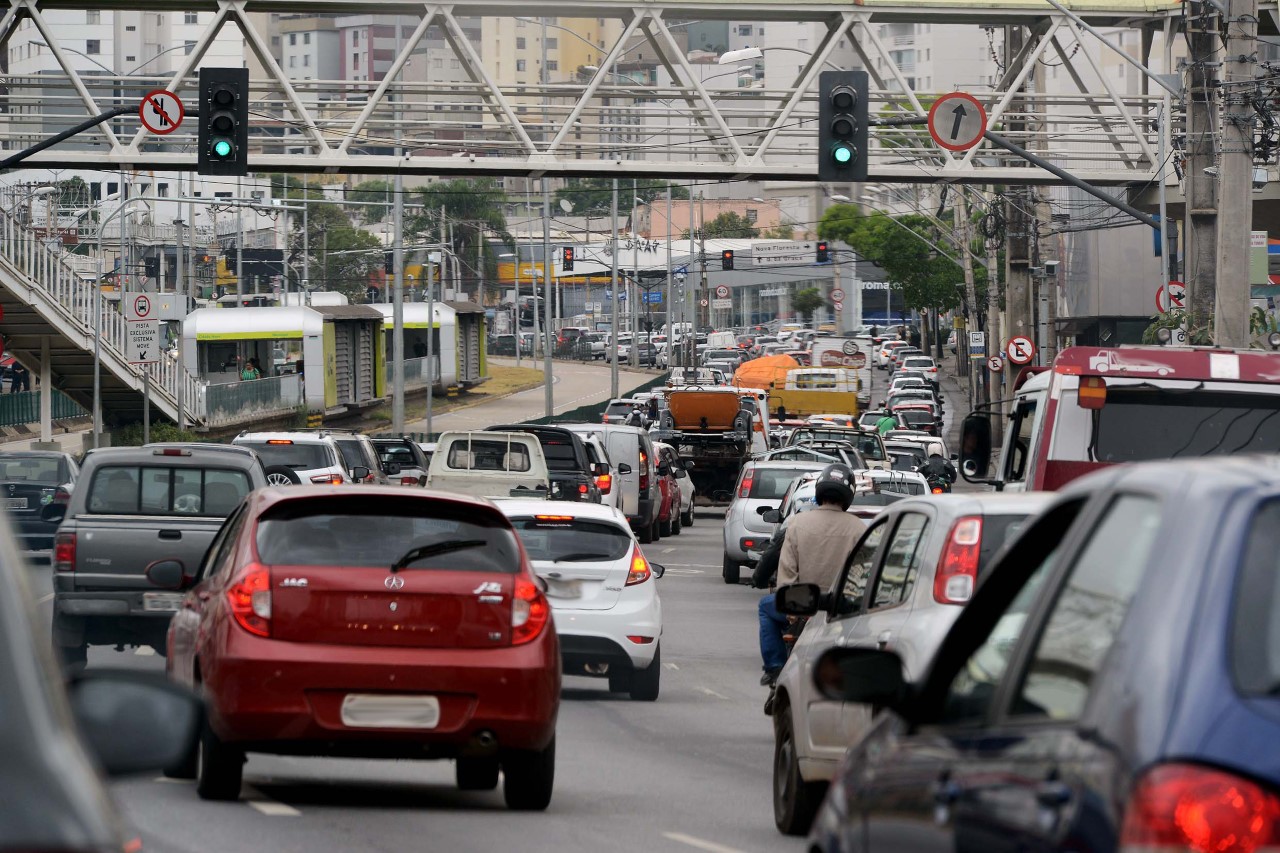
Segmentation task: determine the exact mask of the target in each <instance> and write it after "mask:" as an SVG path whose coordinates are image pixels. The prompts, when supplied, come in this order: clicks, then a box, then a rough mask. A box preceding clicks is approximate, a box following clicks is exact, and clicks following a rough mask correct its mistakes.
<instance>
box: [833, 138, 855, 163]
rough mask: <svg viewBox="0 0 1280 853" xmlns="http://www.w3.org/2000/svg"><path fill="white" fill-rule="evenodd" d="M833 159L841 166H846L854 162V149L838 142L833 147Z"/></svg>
mask: <svg viewBox="0 0 1280 853" xmlns="http://www.w3.org/2000/svg"><path fill="white" fill-rule="evenodd" d="M831 159H832V160H834V161H836V163H837V164H839V165H841V166H846V165H848V164H849V163H851V162H853V149H852V148H851V147H849V146H848V145H845V144H843V143H839V142H837V143H836V144H835V145H833V146H831Z"/></svg>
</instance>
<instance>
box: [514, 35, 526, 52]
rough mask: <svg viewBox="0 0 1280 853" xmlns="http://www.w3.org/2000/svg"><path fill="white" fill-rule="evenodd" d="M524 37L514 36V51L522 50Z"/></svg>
mask: <svg viewBox="0 0 1280 853" xmlns="http://www.w3.org/2000/svg"><path fill="white" fill-rule="evenodd" d="M524 47H525V44H524V36H516V50H524Z"/></svg>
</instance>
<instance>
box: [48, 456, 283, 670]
mask: <svg viewBox="0 0 1280 853" xmlns="http://www.w3.org/2000/svg"><path fill="white" fill-rule="evenodd" d="M265 485H266V477H265V475H264V473H263V468H262V462H261V461H260V460H259V458H258V456H257V454H255V453H254V452H253V451H251V450H248V449H245V448H240V447H235V446H232V445H213V444H208V445H201V444H169V445H147V446H145V447H119V448H107V449H103V450H95V451H92V452H91V453H89V455H88V456H86V457H85V460H84V464H83V466H82V468H81V473H80V481H79V483H78V484H77V487H76V490H75V491H74V493H72V494H71V495H70V497H69V498H67V499H66V502H65V503H64V502H60V501H55V502H54V503H52V504H50V505H48V506H46V507H45V508H44V510H43V512H42V517H44V518H45V519H46V520H49V521H54V520H61V524H60V525H59V527H58V532H57V534H56V535H55V537H54V543H53V588H54V603H53V643H54V646H55V647H56V648H57V649H58V651H59V652H61V654H62V658H63V661H64V663H65V664H66V665H67V666H68V667H69V668H73V669H74V668H77V667H79V666H83V664H84V662H85V660H86V655H87V652H88V647H89V646H90V645H111V646H117V647H123V646H124V645H134V646H148V645H149V646H151V647H152V648H154V649H155V650H156V651H157V652H158V653H160V654H164V651H165V633H166V631H167V629H168V626H169V619H170V618H171V617H172V616H173V613H174V611H176V610H177V609H178V606H179V604H180V603H181V601H182V595H181V593H175V592H166V591H162V590H160V589H159V588H157V587H155V586H153V585H152V584H151V582H150V580H149V579H148V577H147V571H148V568H149V567H150V566H151V565H152V564H154V563H156V562H160V561H168V560H177V561H178V562H180V563H181V564H182V565H183V566H184V567H185V569H186V570H189V571H190V573H191V574H195V570H196V567H197V566H199V565H200V560H201V558H202V557H203V556H204V553H205V550H206V549H207V548H208V547H209V543H210V542H211V541H212V540H213V537H214V535H215V534H216V533H217V532H218V528H219V527H221V526H222V522H223V520H224V519H226V517H227V516H228V515H230V514H231V512H232V510H234V509H235V508H236V507H237V506H239V505H240V502H241V501H242V500H243V499H244V497H245V495H247V494H249V492H251V491H253V490H254V489H257V488H261V487H263V486H265Z"/></svg>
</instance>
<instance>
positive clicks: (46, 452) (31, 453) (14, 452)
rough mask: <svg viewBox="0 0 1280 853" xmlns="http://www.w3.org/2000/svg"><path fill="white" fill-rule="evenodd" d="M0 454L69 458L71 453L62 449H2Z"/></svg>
mask: <svg viewBox="0 0 1280 853" xmlns="http://www.w3.org/2000/svg"><path fill="white" fill-rule="evenodd" d="M0 456H27V457H50V456H52V457H55V458H58V459H67V458H69V457H70V456H71V454H70V453H64V452H63V451H61V450H0Z"/></svg>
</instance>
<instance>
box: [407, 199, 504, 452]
mask: <svg viewBox="0 0 1280 853" xmlns="http://www.w3.org/2000/svg"><path fill="white" fill-rule="evenodd" d="M440 212H441V214H443V213H444V209H443V208H441V211H440ZM426 285H427V436H428V437H430V435H431V418H432V415H434V414H435V413H434V411H433V409H434V408H435V389H436V375H435V374H436V372H435V369H434V368H433V367H432V365H433V364H434V363H435V360H436V359H435V352H436V346H435V339H436V282H435V264H433V263H432V262H431V250H430V249H427V281H426ZM519 332H520V317H519V311H518V310H517V312H516V352H520V334H519Z"/></svg>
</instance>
